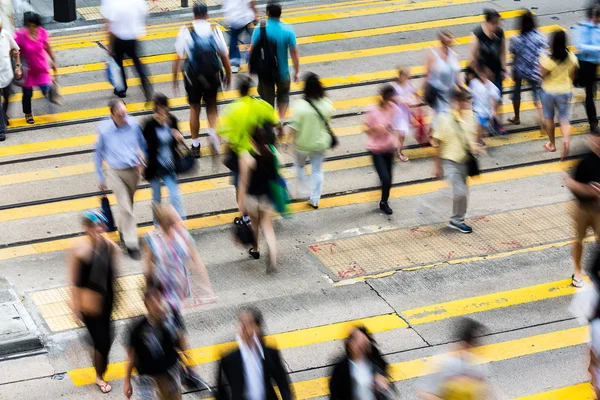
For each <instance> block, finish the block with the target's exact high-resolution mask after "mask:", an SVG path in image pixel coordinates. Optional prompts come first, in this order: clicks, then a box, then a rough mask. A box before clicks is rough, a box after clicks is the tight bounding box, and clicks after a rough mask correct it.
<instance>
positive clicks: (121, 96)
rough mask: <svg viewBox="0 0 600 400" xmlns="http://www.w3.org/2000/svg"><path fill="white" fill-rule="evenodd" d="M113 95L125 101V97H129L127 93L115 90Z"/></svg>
mask: <svg viewBox="0 0 600 400" xmlns="http://www.w3.org/2000/svg"><path fill="white" fill-rule="evenodd" d="M113 93H114V94H115V96H117V97H119V98H120V99H124V98H125V97H127V94H126V93H125V92H117V89H115V90H113Z"/></svg>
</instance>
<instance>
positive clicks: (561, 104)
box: [540, 31, 579, 158]
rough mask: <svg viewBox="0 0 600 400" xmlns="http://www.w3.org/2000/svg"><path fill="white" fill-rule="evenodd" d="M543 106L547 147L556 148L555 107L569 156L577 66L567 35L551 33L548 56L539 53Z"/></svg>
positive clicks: (564, 146) (563, 152)
mask: <svg viewBox="0 0 600 400" xmlns="http://www.w3.org/2000/svg"><path fill="white" fill-rule="evenodd" d="M540 64H541V66H542V96H541V98H542V109H543V111H544V119H545V124H546V134H547V135H548V139H550V141H549V142H548V143H546V144H545V145H544V147H545V148H546V150H548V151H549V152H551V153H553V152H555V151H556V141H555V135H554V115H555V110H558V120H559V123H560V130H561V132H562V135H563V151H562V157H563V158H564V157H567V156H568V155H569V148H570V141H571V122H570V121H569V119H570V118H571V108H572V106H571V104H570V103H569V102H570V100H571V97H572V96H573V78H574V76H575V71H576V69H577V67H578V65H579V63H578V61H577V57H575V55H574V54H573V53H571V52H570V51H569V49H568V48H567V34H566V33H565V32H564V31H557V32H554V33H553V34H552V40H551V44H550V55H546V54H542V56H541V57H540Z"/></svg>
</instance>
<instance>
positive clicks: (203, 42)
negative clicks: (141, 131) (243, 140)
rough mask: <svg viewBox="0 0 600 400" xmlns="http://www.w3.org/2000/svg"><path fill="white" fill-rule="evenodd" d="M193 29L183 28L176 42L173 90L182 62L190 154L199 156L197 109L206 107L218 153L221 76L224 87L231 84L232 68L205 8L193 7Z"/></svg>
mask: <svg viewBox="0 0 600 400" xmlns="http://www.w3.org/2000/svg"><path fill="white" fill-rule="evenodd" d="M193 11H194V22H193V23H192V25H193V30H191V31H190V30H189V29H188V28H187V27H186V26H182V27H181V29H180V30H179V34H178V35H177V39H176V40H175V51H176V53H177V57H176V58H175V61H174V62H173V90H174V91H175V93H177V92H178V90H179V73H180V71H181V69H180V65H181V62H182V61H184V60H185V64H184V67H183V81H184V86H185V90H186V92H187V95H188V103H189V104H190V133H191V134H192V155H193V156H194V157H196V158H199V157H200V138H199V137H200V106H201V104H202V100H204V104H206V116H207V119H208V125H209V128H208V134H209V136H210V138H211V141H212V144H213V147H214V151H215V152H216V153H218V152H219V138H218V136H217V133H216V131H215V128H216V126H217V120H218V118H219V115H218V113H217V93H218V92H219V90H220V88H221V78H222V77H221V75H222V73H223V67H224V68H225V77H224V80H225V85H226V86H227V87H229V84H230V83H231V65H230V63H229V57H228V56H227V46H226V44H225V39H224V38H223V34H222V33H221V31H220V30H219V29H213V28H212V26H211V25H210V22H208V21H207V18H208V8H207V7H206V5H204V4H196V5H194V8H193Z"/></svg>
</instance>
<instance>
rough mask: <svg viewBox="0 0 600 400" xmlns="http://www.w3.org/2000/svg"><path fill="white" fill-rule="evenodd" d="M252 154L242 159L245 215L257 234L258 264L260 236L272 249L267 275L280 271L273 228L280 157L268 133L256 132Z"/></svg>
mask: <svg viewBox="0 0 600 400" xmlns="http://www.w3.org/2000/svg"><path fill="white" fill-rule="evenodd" d="M252 147H253V148H252V153H248V152H246V153H244V154H243V155H242V156H240V159H239V169H240V195H239V207H240V212H241V213H242V215H249V216H250V221H251V224H252V229H253V230H254V243H253V244H252V247H251V248H250V250H249V251H248V252H249V254H250V256H251V257H252V258H254V259H255V260H258V259H259V258H260V250H259V247H258V242H259V237H260V233H261V231H262V233H263V234H264V236H265V240H266V242H267V247H268V248H269V260H268V263H267V273H270V272H275V271H276V269H277V238H276V237H275V229H274V228H273V214H274V208H273V204H272V199H271V186H270V184H271V183H272V182H273V181H274V180H276V179H277V176H278V171H277V164H278V161H277V156H278V155H277V154H276V152H274V147H273V146H270V145H269V140H268V137H267V134H266V131H265V130H264V129H262V128H256V129H255V130H254V134H253V135H252Z"/></svg>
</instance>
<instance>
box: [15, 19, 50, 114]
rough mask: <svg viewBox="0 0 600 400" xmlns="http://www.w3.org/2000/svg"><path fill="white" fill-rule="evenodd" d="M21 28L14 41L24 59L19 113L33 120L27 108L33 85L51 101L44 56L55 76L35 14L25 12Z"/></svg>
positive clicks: (43, 31) (48, 74)
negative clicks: (24, 67)
mask: <svg viewBox="0 0 600 400" xmlns="http://www.w3.org/2000/svg"><path fill="white" fill-rule="evenodd" d="M24 25H25V27H24V28H21V29H19V30H18V31H17V33H16V36H15V41H16V42H17V44H18V45H19V48H20V53H21V57H22V59H23V60H24V61H25V65H26V69H25V71H24V73H25V80H24V83H23V100H22V102H23V113H24V114H25V121H26V122H27V123H28V124H33V123H35V120H34V119H33V114H32V111H31V97H32V96H33V88H34V87H35V86H37V87H39V88H40V90H41V91H42V93H43V94H44V96H46V97H47V98H48V99H49V100H50V101H54V98H55V97H54V96H55V95H56V94H55V93H53V90H52V76H51V75H50V66H49V65H48V59H50V61H51V63H52V70H53V71H54V76H55V79H56V77H57V76H58V66H57V64H56V56H55V55H54V52H53V51H52V46H51V45H50V40H49V37H48V32H47V31H46V30H45V29H44V28H42V20H41V17H40V16H39V14H35V13H32V12H29V13H26V14H25V21H24Z"/></svg>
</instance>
